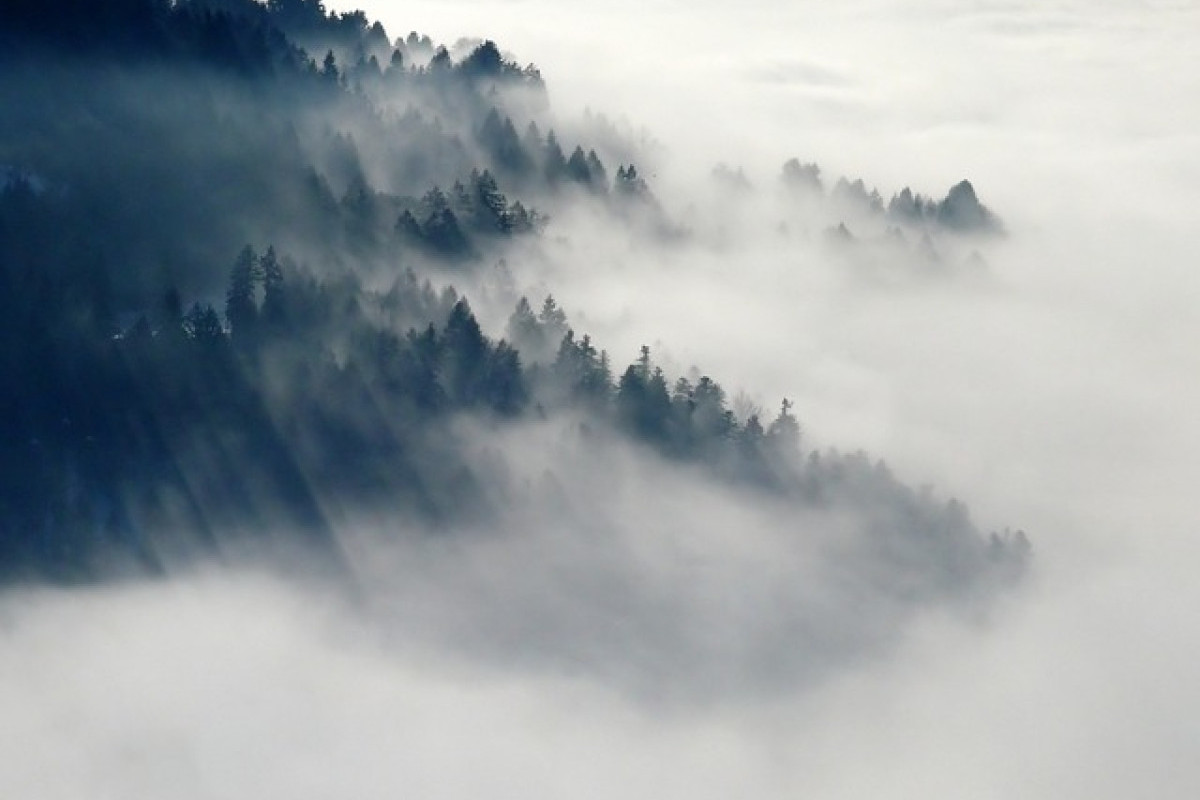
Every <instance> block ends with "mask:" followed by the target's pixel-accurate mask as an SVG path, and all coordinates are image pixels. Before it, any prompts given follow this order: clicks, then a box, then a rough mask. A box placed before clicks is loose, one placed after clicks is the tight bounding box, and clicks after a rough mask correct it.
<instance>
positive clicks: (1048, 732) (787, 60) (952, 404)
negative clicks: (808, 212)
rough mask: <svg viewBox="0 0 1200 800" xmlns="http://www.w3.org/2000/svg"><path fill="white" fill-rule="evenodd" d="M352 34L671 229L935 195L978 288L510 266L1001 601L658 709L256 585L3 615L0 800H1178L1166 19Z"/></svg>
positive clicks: (1188, 787)
mask: <svg viewBox="0 0 1200 800" xmlns="http://www.w3.org/2000/svg"><path fill="white" fill-rule="evenodd" d="M334 5H336V4H334ZM362 5H363V7H364V10H366V11H367V12H368V14H369V15H370V16H371V17H372V18H376V17H378V18H380V19H382V21H383V22H384V23H385V25H386V26H387V29H388V32H389V34H390V35H392V36H393V37H395V36H397V35H402V34H406V33H407V32H408V30H410V29H416V30H418V31H420V32H423V33H428V34H430V35H431V36H433V37H434V39H440V40H442V41H446V42H447V43H451V42H453V41H454V40H455V39H457V38H458V37H459V36H486V37H490V38H494V39H496V40H497V41H498V42H499V43H500V44H501V46H502V47H503V48H504V49H505V50H507V51H509V52H511V53H513V54H515V55H516V56H517V57H518V59H519V60H521V61H522V62H525V61H533V62H535V63H536V64H537V65H538V66H539V67H540V68H541V69H542V70H543V74H544V75H545V76H546V78H547V82H548V85H549V90H550V93H551V102H552V105H553V107H554V108H555V109H556V112H557V113H558V115H559V116H560V117H563V118H569V117H571V116H574V115H577V114H578V113H579V112H581V111H582V110H583V108H584V107H591V108H592V109H594V110H596V111H604V112H606V113H608V114H610V115H613V116H620V115H624V116H626V117H628V119H629V121H630V122H631V123H632V124H633V125H634V126H639V127H640V126H645V127H646V129H647V130H648V131H649V132H650V134H651V135H652V136H653V137H654V138H655V139H657V140H658V141H660V142H661V143H662V145H663V155H662V157H661V159H660V163H658V164H656V165H655V173H654V175H653V176H652V177H651V185H652V188H653V189H654V190H655V191H656V192H657V193H658V195H659V197H660V198H661V199H662V200H663V202H664V205H666V206H667V207H668V209H670V210H677V209H683V208H684V207H686V206H687V204H688V203H689V202H691V201H693V200H694V199H695V194H694V192H691V191H690V187H692V186H693V185H698V184H699V183H702V182H703V181H704V180H705V178H706V176H707V174H708V171H709V170H710V169H711V168H712V166H713V165H714V164H716V163H717V162H718V161H724V162H726V163H729V164H731V165H740V166H743V167H744V168H745V169H746V171H747V174H748V175H749V176H750V178H751V180H752V181H754V182H755V183H756V184H757V185H758V186H759V187H760V188H764V189H770V188H771V187H772V185H773V183H774V182H775V180H776V179H777V176H778V172H779V168H780V165H781V164H782V162H783V161H784V160H785V159H786V158H787V157H790V156H798V157H800V158H801V160H813V161H817V162H819V163H820V164H821V165H822V166H823V168H824V169H825V172H826V176H827V183H831V182H832V179H833V178H834V177H835V176H836V175H838V174H842V173H845V174H849V175H851V176H862V177H863V178H864V179H865V180H866V182H867V183H868V184H869V185H872V184H873V185H876V186H878V187H879V189H880V191H881V193H882V194H883V195H884V197H885V199H886V198H887V197H888V196H890V195H891V193H892V192H893V191H896V190H898V189H900V188H901V187H902V186H904V185H911V186H912V187H913V188H914V189H915V190H919V191H922V192H924V193H926V194H933V195H936V196H939V197H940V196H942V195H943V194H944V192H945V190H946V189H947V188H948V187H949V186H950V185H951V184H953V183H954V182H956V181H958V180H960V179H961V178H964V177H967V178H970V179H971V181H972V182H973V183H974V185H975V188H976V190H977V191H978V192H979V194H980V196H981V198H982V200H983V201H984V202H985V203H986V204H988V205H989V206H990V207H991V208H992V209H993V210H995V211H996V212H997V213H998V214H1000V215H1001V216H1002V218H1003V219H1004V220H1005V223H1006V225H1007V227H1008V229H1009V232H1010V237H1009V239H1008V240H1007V241H1006V242H1004V243H998V244H995V245H992V246H990V247H989V248H987V249H986V251H985V257H986V258H987V261H988V263H989V265H990V267H989V273H988V275H987V276H985V277H984V278H983V279H980V280H973V281H928V280H917V279H911V280H910V279H908V278H906V277H904V276H900V277H899V278H896V279H889V280H884V281H881V280H877V279H874V278H872V277H871V276H867V277H863V276H862V275H858V274H856V273H854V272H853V271H849V270H846V269H844V268H843V267H844V265H841V264H839V262H838V261H837V260H836V259H834V258H829V257H826V256H822V255H821V251H820V250H819V248H811V247H810V248H796V247H793V246H791V245H789V244H788V243H787V242H781V241H780V240H779V239H778V238H777V237H775V238H773V237H772V235H771V234H770V231H771V229H772V226H773V225H772V223H773V220H763V221H762V222H763V224H762V225H761V226H759V227H754V226H749V227H748V228H747V229H746V230H747V233H745V234H741V235H739V236H740V238H737V239H735V240H734V241H732V242H730V243H729V244H728V246H727V247H726V249H725V250H724V251H714V250H713V249H710V248H701V247H691V248H685V249H680V250H672V251H663V252H652V251H647V250H645V249H639V248H637V247H633V246H625V245H624V244H623V243H621V242H611V241H609V242H608V243H607V244H604V243H602V242H603V241H604V240H605V237H604V236H603V232H599V233H597V232H594V231H589V230H587V228H586V226H580V227H578V228H576V227H575V226H573V225H572V222H571V220H570V219H569V218H566V219H563V220H561V221H560V223H561V225H560V227H559V228H558V229H557V234H556V233H555V229H554V228H552V229H551V231H549V232H548V234H555V235H559V236H561V237H563V241H560V242H558V243H557V244H555V245H554V246H555V247H559V248H560V249H561V252H562V253H567V254H569V253H574V254H575V255H576V258H573V259H571V264H570V268H569V269H565V268H564V269H562V270H558V269H556V270H554V271H553V274H548V273H547V269H546V268H544V267H535V266H522V265H519V264H514V265H513V266H514V270H515V271H516V273H517V277H518V279H519V280H522V281H525V282H528V283H531V284H532V283H536V282H537V281H539V280H544V281H545V283H546V284H547V285H552V286H553V287H554V290H555V293H556V294H557V295H559V296H560V299H561V301H562V303H563V305H564V306H565V307H566V309H567V310H568V312H569V313H570V314H571V315H572V319H573V320H577V321H580V322H581V323H582V324H583V327H586V328H587V329H588V330H590V331H591V332H592V333H593V335H594V336H595V337H596V339H597V341H598V342H599V343H601V344H602V345H603V346H606V347H608V348H609V349H610V351H611V352H613V353H614V357H615V360H616V362H617V363H627V361H628V360H629V359H631V358H632V357H633V356H634V354H635V352H636V347H637V345H639V344H641V343H643V342H645V343H649V344H651V345H652V346H654V347H655V349H656V352H657V353H659V354H660V355H661V357H662V358H663V359H664V360H666V361H667V362H668V363H671V364H673V365H675V366H677V367H678V368H681V369H682V368H686V367H687V366H689V365H691V364H698V365H700V366H701V367H702V368H703V369H704V370H705V371H707V372H709V373H711V374H713V375H714V376H716V377H718V378H719V379H720V380H721V381H722V382H723V383H725V384H726V386H728V387H729V388H731V389H735V388H742V389H745V390H746V391H747V392H750V393H752V394H754V395H755V396H756V397H757V399H758V400H759V401H760V402H761V403H763V404H764V405H766V406H768V407H772V406H774V405H775V403H776V402H777V401H778V398H779V397H781V396H783V395H786V396H789V397H792V398H794V399H795V400H797V402H798V412H799V415H800V418H801V420H802V422H803V423H804V424H805V426H806V436H807V437H808V439H807V441H808V442H809V443H810V444H816V445H821V446H824V445H837V446H839V447H843V448H854V447H858V446H862V447H865V448H867V449H868V450H869V451H871V453H872V454H875V455H879V456H883V457H886V458H887V459H888V461H889V463H891V464H892V466H893V467H894V468H895V470H896V471H897V472H898V473H899V474H901V476H902V477H904V478H905V479H907V480H909V481H910V482H913V483H918V484H919V483H921V482H930V483H933V484H935V485H936V486H938V488H939V489H940V490H941V491H943V492H944V493H946V494H955V495H958V496H960V497H962V498H964V499H965V500H967V501H968V502H969V503H970V505H971V508H972V510H973V513H974V516H975V518H976V519H977V520H979V521H980V522H981V524H983V525H985V526H988V527H991V526H1000V525H1013V526H1020V527H1023V528H1025V529H1026V530H1027V531H1028V532H1029V533H1030V536H1031V538H1032V539H1033V541H1034V546H1035V554H1036V561H1035V569H1034V574H1033V575H1032V577H1031V579H1030V581H1029V584H1028V586H1026V587H1025V588H1024V589H1022V590H1021V591H1020V592H1019V593H1017V594H1015V595H1013V596H1011V597H1010V598H1009V599H1008V601H1007V602H1006V603H1004V604H1003V605H1002V606H1001V607H1000V608H999V609H996V610H994V611H993V612H992V613H991V614H990V615H988V616H987V617H986V618H985V619H976V620H974V621H973V622H971V623H970V624H967V623H964V622H963V621H962V620H960V619H943V618H931V617H927V618H924V619H923V620H922V621H921V622H920V624H919V625H918V627H917V630H916V631H915V632H914V633H910V635H909V636H907V638H906V639H905V640H904V642H903V644H902V645H901V646H900V648H899V650H898V651H895V652H891V653H890V654H888V655H887V656H886V657H883V658H880V659H878V660H875V661H872V662H869V663H865V664H857V665H855V666H854V667H853V668H849V667H848V668H847V669H846V671H845V673H844V674H843V675H841V676H839V677H837V678H835V679H834V680H832V681H827V682H825V683H823V684H821V685H820V686H819V687H818V688H817V689H814V690H812V691H802V692H795V693H790V692H789V693H781V694H779V695H778V696H775V697H771V698H769V699H765V700H764V699H761V698H760V699H752V700H745V701H741V702H727V703H718V704H704V705H700V706H696V707H693V708H685V709H682V710H680V709H674V710H669V711H666V710H663V709H661V708H659V707H657V706H655V705H654V704H652V703H644V702H639V701H638V700H637V699H634V698H631V697H630V695H629V694H628V693H626V692H624V691H623V690H622V687H621V685H620V684H619V682H610V681H606V680H603V679H599V678H595V677H594V676H590V675H586V674H585V675H578V674H573V673H572V672H571V671H570V670H563V671H562V672H561V673H559V674H555V673H549V674H548V673H547V672H546V671H530V673H529V674H523V673H522V671H521V670H520V669H513V668H511V667H508V668H504V669H499V668H496V667H495V665H494V664H492V663H491V662H490V661H488V660H487V659H482V658H481V659H478V660H475V661H472V660H471V659H469V658H463V657H461V654H459V655H451V654H447V653H446V652H444V651H443V650H442V649H440V648H439V647H438V646H437V645H436V640H429V639H425V640H421V639H417V640H410V639H408V638H405V637H390V636H389V635H388V634H387V633H386V628H384V629H377V628H374V627H369V626H364V627H363V629H361V630H359V629H356V628H355V627H354V623H353V620H354V619H356V615H354V614H352V613H349V611H348V610H347V608H346V601H345V599H344V598H333V597H330V598H328V600H327V602H323V603H322V602H319V601H314V600H313V599H312V598H299V597H297V596H296V595H295V593H294V590H292V589H289V588H288V587H286V586H284V585H282V584H280V583H279V582H277V581H273V580H271V579H267V578H261V577H256V576H249V575H248V576H242V577H229V576H222V577H208V578H206V577H197V578H192V579H186V580H179V581H175V582H172V583H169V584H163V585H158V586H143V587H136V588H129V587H124V588H123V587H114V588H111V589H107V590H102V591H97V592H94V593H89V594H56V593H30V594H24V595H19V596H17V597H14V598H13V599H12V600H11V601H10V602H8V603H7V604H6V605H5V606H4V608H3V611H2V615H0V635H2V638H0V708H3V709H4V713H3V715H2V717H0V741H3V742H4V748H3V749H4V751H5V756H4V758H3V762H2V763H0V794H4V795H6V796H14V797H16V796H20V797H64V798H65V797H78V796H81V795H86V796H90V797H121V798H132V797H164V796H170V797H184V798H187V797H197V798H202V797H203V798H208V797H248V796H261V797H285V796H286V797H305V798H307V797H312V798H318V797H335V796H338V797H343V796H354V797H364V798H371V797H385V796H386V797H394V796H397V795H403V796H411V797H446V798H467V797H479V796H484V795H486V796H491V797H517V796H522V797H529V796H535V797H536V796H563V795H567V794H570V795H571V796H577V797H611V796H614V795H619V796H632V797H664V796H665V797H689V798H704V797H713V798H716V797H729V796H743V797H754V796H762V797H796V796H804V797H818V798H875V797H881V796H884V797H946V798H950V797H972V798H990V797H995V798H1002V797H1003V798H1008V797H1014V796H1016V797H1026V798H1125V797H1129V796H1153V795H1157V796H1164V797H1187V796H1192V795H1195V794H1196V793H1197V791H1200V769H1198V768H1197V767H1196V766H1195V763H1194V761H1195V759H1194V744H1195V742H1196V741H1197V737H1198V736H1200V730H1197V723H1196V719H1198V718H1200V689H1197V687H1196V683H1195V681H1194V679H1193V678H1192V673H1193V671H1194V669H1193V665H1194V664H1195V663H1196V659H1197V657H1198V656H1200V633H1198V632H1197V630H1196V626H1195V625H1194V624H1193V622H1192V620H1191V618H1190V612H1191V611H1192V609H1194V608H1196V607H1198V606H1197V603H1198V602H1200V590H1198V589H1197V584H1196V581H1195V580H1194V573H1195V569H1196V565H1197V563H1198V561H1200V545H1198V544H1197V541H1196V537H1195V534H1196V522H1195V520H1196V517H1197V514H1196V512H1195V511H1194V505H1195V504H1194V493H1195V492H1194V486H1195V485H1196V482H1197V480H1198V479H1200V464H1198V462H1197V453H1200V419H1198V418H1197V416H1196V414H1195V413H1194V411H1193V409H1194V408H1195V407H1196V405H1197V400H1200V369H1198V368H1200V351H1198V350H1197V347H1196V345H1195V343H1196V341H1197V334H1200V317H1197V315H1196V314H1195V313H1194V307H1195V305H1196V301H1197V297H1198V296H1200V275H1197V273H1196V266H1197V264H1198V263H1200V259H1198V258H1197V257H1198V256H1200V246H1198V245H1197V243H1196V240H1195V224H1194V219H1195V213H1196V209H1197V208H1198V207H1200V156H1198V155H1197V154H1198V153H1200V141H1198V140H1200V136H1198V135H1197V133H1196V131H1200V105H1198V104H1197V103H1196V102H1195V98H1197V97H1200V71H1197V70H1196V69H1195V66H1194V52H1193V50H1194V43H1195V41H1197V37H1198V36H1200V10H1197V9H1195V8H1193V7H1192V6H1191V5H1190V4H1186V3H1135V2H1110V3H1102V4H1097V3H1092V4H1084V3H1053V4H1047V3H1031V2H1026V3H1020V2H1011V3H1005V2H995V3H977V4H971V5H970V7H964V4H962V3H951V2H903V3H886V2H881V1H880V0H875V2H848V3H841V4H837V6H836V7H833V6H831V5H830V4H818V3H791V4H782V3H766V2H743V3H738V4H716V3H711V2H699V3H697V2H691V3H666V2H659V3H654V2H638V3H633V2H627V1H626V0H616V2H611V3H606V4H595V5H588V4H582V3H575V2H561V0H560V2H557V3H549V2H546V0H530V1H529V2H521V1H517V2H447V0H439V1H438V2H405V3H389V2H366V3H363V4H362ZM714 320H719V321H720V324H716V323H715V322H714ZM746 354H761V355H759V356H756V357H753V358H751V357H747V355H746ZM646 563H655V562H654V561H653V559H649V560H648V561H647V562H646ZM314 605H316V606H318V607H320V608H323V609H325V610H326V613H325V614H324V615H323V614H321V613H314V612H313V608H314ZM414 613H415V612H414ZM402 629H403V626H402ZM381 630H382V631H383V632H381Z"/></svg>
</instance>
